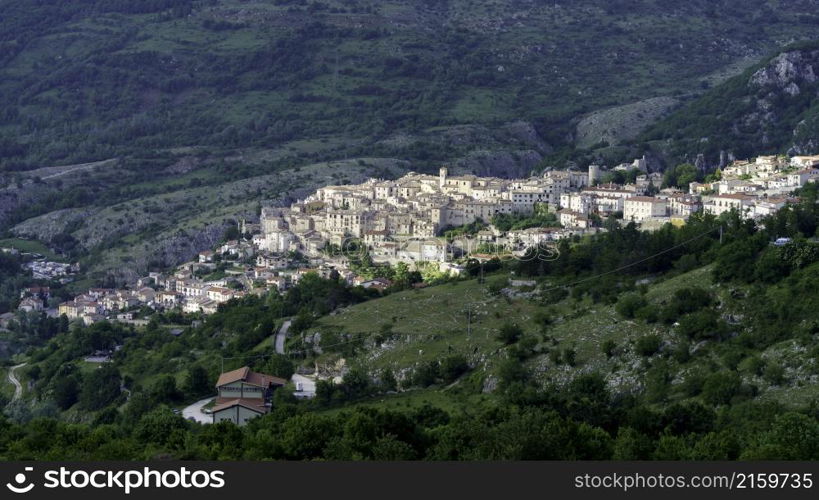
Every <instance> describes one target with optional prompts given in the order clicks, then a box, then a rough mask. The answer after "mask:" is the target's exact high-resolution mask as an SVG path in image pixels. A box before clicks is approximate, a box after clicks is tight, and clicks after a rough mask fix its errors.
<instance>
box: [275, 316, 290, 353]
mask: <svg viewBox="0 0 819 500" xmlns="http://www.w3.org/2000/svg"><path fill="white" fill-rule="evenodd" d="M290 323H292V321H291V320H289V319H288V320H287V321H285V322H284V323H282V327H281V328H280V329H279V332H278V333H277V334H276V339H275V340H276V341H275V344H276V352H277V353H279V354H284V339H286V338H287V331H288V330H290Z"/></svg>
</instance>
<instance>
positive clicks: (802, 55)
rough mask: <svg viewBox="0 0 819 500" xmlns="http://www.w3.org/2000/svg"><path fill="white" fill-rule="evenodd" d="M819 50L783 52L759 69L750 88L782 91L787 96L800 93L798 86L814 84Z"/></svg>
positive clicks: (752, 79) (752, 76)
mask: <svg viewBox="0 0 819 500" xmlns="http://www.w3.org/2000/svg"><path fill="white" fill-rule="evenodd" d="M817 61H819V50H814V51H805V52H803V51H799V50H797V51H792V52H783V53H782V54H779V55H778V56H776V57H775V58H774V59H773V60H771V62H770V64H768V65H767V66H765V67H764V68H761V69H759V70H758V71H756V72H755V73H754V74H753V75H751V79H750V81H749V83H750V85H751V86H756V87H761V88H771V89H779V90H784V91H785V93H787V94H788V95H796V94H798V93H799V92H800V87H799V84H803V83H814V82H816V79H817V77H816V73H817V70H819V67H817Z"/></svg>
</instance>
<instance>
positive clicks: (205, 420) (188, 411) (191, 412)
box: [182, 397, 214, 424]
mask: <svg viewBox="0 0 819 500" xmlns="http://www.w3.org/2000/svg"><path fill="white" fill-rule="evenodd" d="M213 399H214V398H212V397H210V398H206V399H202V400H200V401H197V402H195V403H194V404H192V405H190V406H188V407H187V408H185V409H184V410H182V416H183V417H185V420H187V419H188V417H193V419H194V420H196V421H197V422H199V423H200V424H212V423H213V417H212V416H211V415H205V414H204V413H202V407H203V406H205V405H206V404H208V403H210V402H211V401H213Z"/></svg>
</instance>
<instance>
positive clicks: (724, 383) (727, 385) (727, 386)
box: [702, 371, 742, 405]
mask: <svg viewBox="0 0 819 500" xmlns="http://www.w3.org/2000/svg"><path fill="white" fill-rule="evenodd" d="M741 386H742V380H741V379H740V377H739V375H737V373H736V372H729V371H723V372H718V373H713V374H711V375H709V376H708V378H707V379H706V380H705V383H704V384H703V386H702V397H703V399H704V400H705V401H707V402H708V403H710V404H712V405H725V404H728V403H730V402H731V398H733V397H734V396H736V395H737V394H738V393H739V390H740V388H741Z"/></svg>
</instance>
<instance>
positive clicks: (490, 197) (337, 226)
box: [254, 168, 589, 267]
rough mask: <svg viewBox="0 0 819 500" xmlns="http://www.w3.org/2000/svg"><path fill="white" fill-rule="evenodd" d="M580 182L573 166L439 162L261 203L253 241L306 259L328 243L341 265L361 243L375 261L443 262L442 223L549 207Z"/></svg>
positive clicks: (446, 254)
mask: <svg viewBox="0 0 819 500" xmlns="http://www.w3.org/2000/svg"><path fill="white" fill-rule="evenodd" d="M588 182H589V176H588V175H587V174H586V173H582V172H574V171H552V172H548V173H547V174H545V175H544V176H542V177H531V178H528V179H512V180H509V179H499V178H494V177H476V176H474V175H464V176H450V175H449V173H448V171H447V169H446V168H441V169H440V172H439V175H438V176H434V175H424V174H418V173H409V174H407V175H406V176H404V177H401V178H400V179H397V180H381V179H370V180H368V181H367V182H365V183H363V184H358V185H344V186H326V187H324V188H321V189H319V190H318V191H316V193H315V194H313V195H311V196H309V197H307V198H306V199H304V200H301V201H299V202H297V203H294V204H293V205H291V206H290V207H289V208H265V209H263V210H262V217H261V234H259V235H257V236H255V237H254V244H255V245H257V246H258V248H259V249H260V250H261V251H263V252H272V253H275V254H286V253H288V252H292V251H298V252H300V253H302V254H304V255H306V256H308V257H311V258H315V257H322V256H324V257H328V252H327V250H328V248H335V249H336V250H337V252H336V255H335V257H337V258H338V259H337V260H338V261H337V262H334V263H336V264H339V265H340V266H341V267H343V258H344V256H345V255H347V256H348V255H349V252H350V251H358V250H361V248H362V245H363V246H364V247H366V249H367V252H368V254H369V255H370V257H371V258H372V259H373V261H375V262H382V263H396V262H406V263H410V264H412V263H418V262H438V263H444V262H447V261H449V260H451V256H452V255H453V248H452V247H451V245H452V242H447V241H444V240H443V239H442V238H439V237H438V236H439V235H440V234H441V232H442V231H443V230H445V229H447V228H451V227H458V226H463V225H466V224H471V223H473V222H476V221H483V222H489V221H491V219H492V218H493V217H495V216H496V215H499V214H532V213H533V212H534V210H535V207H536V206H537V205H538V204H542V205H545V206H557V205H558V204H559V203H560V198H561V195H563V194H564V193H567V192H573V191H577V190H579V189H582V188H583V187H585V186H587V185H588ZM497 236H498V235H497V234H495V235H491V238H490V239H492V240H494V239H495V237H497ZM353 248H354V249H355V250H353ZM331 260H332V257H331Z"/></svg>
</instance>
